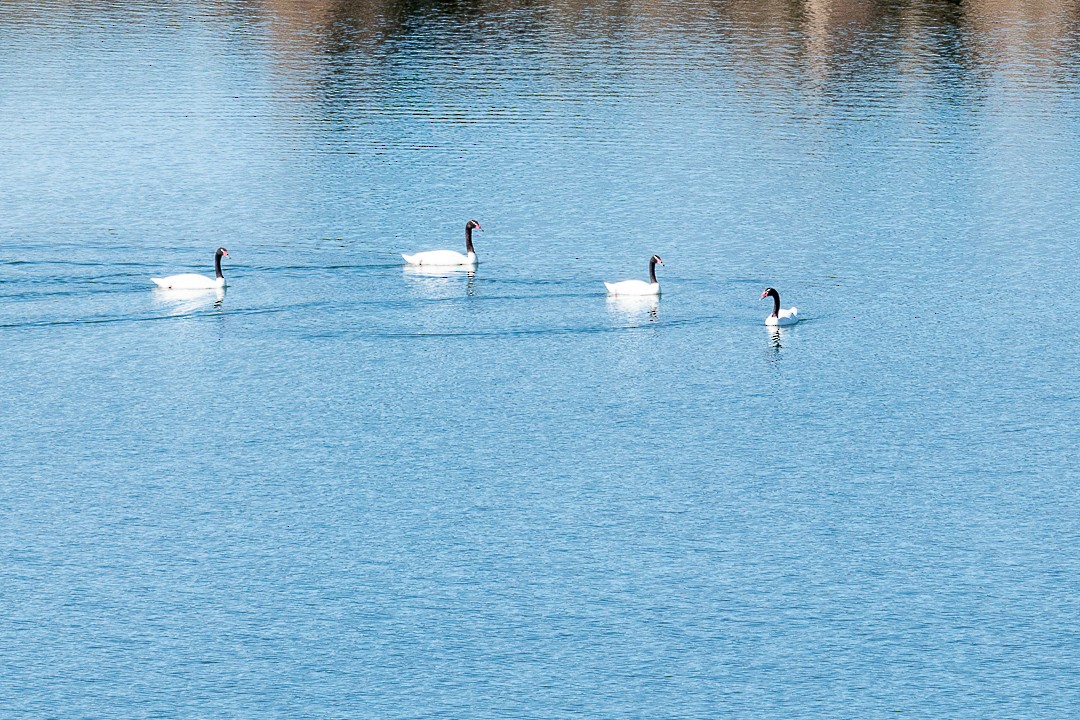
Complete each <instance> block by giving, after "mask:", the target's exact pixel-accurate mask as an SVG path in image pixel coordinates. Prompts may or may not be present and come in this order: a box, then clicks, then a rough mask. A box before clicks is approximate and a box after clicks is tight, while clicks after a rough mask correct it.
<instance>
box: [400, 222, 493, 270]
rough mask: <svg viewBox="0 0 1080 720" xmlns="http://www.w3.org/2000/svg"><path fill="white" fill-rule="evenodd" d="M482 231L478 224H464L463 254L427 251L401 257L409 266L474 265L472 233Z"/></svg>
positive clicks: (451, 251)
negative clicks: (474, 230)
mask: <svg viewBox="0 0 1080 720" xmlns="http://www.w3.org/2000/svg"><path fill="white" fill-rule="evenodd" d="M473 229H476V230H483V228H482V227H480V223H478V222H477V221H475V220H470V221H469V222H467V223H465V254H464V255H462V254H461V253H459V252H458V251H456V250H427V251H425V252H418V253H416V254H415V255H406V254H404V253H402V255H401V257H403V258H404V259H405V262H407V263H408V264H410V265H441V266H442V267H454V266H458V265H466V266H470V267H471V266H474V265H476V252H475V251H474V250H473V244H472V231H473Z"/></svg>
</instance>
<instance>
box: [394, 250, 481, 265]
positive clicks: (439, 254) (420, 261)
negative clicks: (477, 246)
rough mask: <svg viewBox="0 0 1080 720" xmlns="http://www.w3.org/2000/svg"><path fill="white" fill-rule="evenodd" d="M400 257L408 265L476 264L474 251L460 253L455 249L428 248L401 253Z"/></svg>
mask: <svg viewBox="0 0 1080 720" xmlns="http://www.w3.org/2000/svg"><path fill="white" fill-rule="evenodd" d="M401 257H403V258H405V262H407V263H409V264H410V265H441V266H443V267H448V266H453V265H475V264H476V253H474V252H470V253H469V254H468V255H462V254H461V253H459V252H457V251H456V250H428V251H426V252H418V253H416V254H415V255H406V254H405V253H402V254H401Z"/></svg>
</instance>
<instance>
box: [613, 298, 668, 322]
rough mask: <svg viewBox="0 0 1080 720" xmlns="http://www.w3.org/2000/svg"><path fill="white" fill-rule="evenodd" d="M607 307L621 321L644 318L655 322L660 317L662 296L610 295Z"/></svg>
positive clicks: (633, 320)
mask: <svg viewBox="0 0 1080 720" xmlns="http://www.w3.org/2000/svg"><path fill="white" fill-rule="evenodd" d="M607 309H608V312H609V313H610V314H611V315H612V316H614V317H615V318H617V319H618V320H619V321H621V322H635V321H638V320H641V319H642V318H648V320H649V322H655V321H656V320H658V319H659V318H660V296H659V295H608V296H607Z"/></svg>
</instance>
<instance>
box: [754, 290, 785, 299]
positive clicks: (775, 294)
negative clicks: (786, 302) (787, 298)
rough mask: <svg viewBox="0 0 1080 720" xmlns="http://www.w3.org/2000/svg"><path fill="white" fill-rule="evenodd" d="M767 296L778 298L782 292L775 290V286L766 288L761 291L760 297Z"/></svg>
mask: <svg viewBox="0 0 1080 720" xmlns="http://www.w3.org/2000/svg"><path fill="white" fill-rule="evenodd" d="M767 297H774V298H778V297H780V293H778V292H776V290H774V289H773V288H765V292H763V293H761V297H760V298H759V299H760V300H764V299H765V298H767Z"/></svg>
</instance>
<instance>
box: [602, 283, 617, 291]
mask: <svg viewBox="0 0 1080 720" xmlns="http://www.w3.org/2000/svg"><path fill="white" fill-rule="evenodd" d="M604 287H606V288H607V291H608V292H609V293H613V292H615V286H614V285H612V284H611V283H604Z"/></svg>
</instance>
